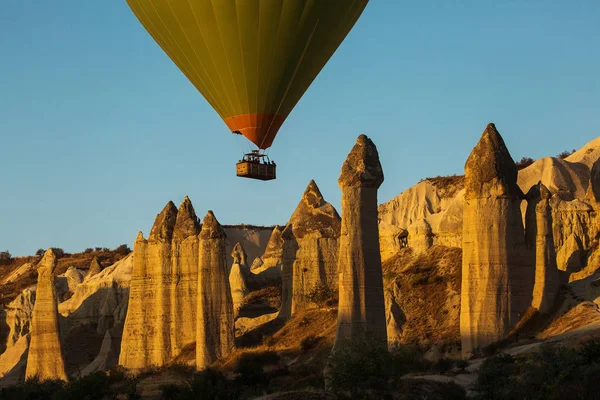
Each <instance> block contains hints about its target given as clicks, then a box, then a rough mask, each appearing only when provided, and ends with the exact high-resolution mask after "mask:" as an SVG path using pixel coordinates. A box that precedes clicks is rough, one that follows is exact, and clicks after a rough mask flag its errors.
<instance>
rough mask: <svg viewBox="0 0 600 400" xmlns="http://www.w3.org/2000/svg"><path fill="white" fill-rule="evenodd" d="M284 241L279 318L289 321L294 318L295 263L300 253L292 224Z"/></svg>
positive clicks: (283, 234)
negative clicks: (297, 254)
mask: <svg viewBox="0 0 600 400" xmlns="http://www.w3.org/2000/svg"><path fill="white" fill-rule="evenodd" d="M281 239H282V240H283V260H282V266H281V307H280V309H279V314H277V318H279V319H281V320H287V319H289V318H290V317H291V316H292V298H293V284H294V263H295V262H296V253H297V252H298V241H297V240H296V236H294V230H293V228H292V225H291V224H288V225H287V226H286V227H285V229H284V230H283V232H282V234H281Z"/></svg>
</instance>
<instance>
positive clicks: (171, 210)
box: [138, 201, 177, 243]
mask: <svg viewBox="0 0 600 400" xmlns="http://www.w3.org/2000/svg"><path fill="white" fill-rule="evenodd" d="M176 220H177V207H175V204H174V203H173V202H172V201H169V202H168V203H167V205H166V206H165V208H163V210H162V211H161V212H160V214H158V215H157V216H156V219H155V220H154V225H153V226H152V230H151V231H150V236H148V240H151V241H158V242H165V243H170V242H171V240H172V239H173V231H174V229H175V222H176ZM138 237H139V235H138Z"/></svg>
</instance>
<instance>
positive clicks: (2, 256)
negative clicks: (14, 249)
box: [0, 250, 12, 265]
mask: <svg viewBox="0 0 600 400" xmlns="http://www.w3.org/2000/svg"><path fill="white" fill-rule="evenodd" d="M11 259H12V256H11V254H10V252H9V251H8V250H6V251H0V265H7V264H10V261H11Z"/></svg>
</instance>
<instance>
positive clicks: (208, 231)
mask: <svg viewBox="0 0 600 400" xmlns="http://www.w3.org/2000/svg"><path fill="white" fill-rule="evenodd" d="M199 238H200V245H199V248H200V251H199V256H198V303H197V304H198V310H197V324H196V327H197V329H196V368H197V369H204V368H206V367H207V366H209V365H210V364H212V363H213V362H215V361H217V360H218V359H219V358H221V357H225V356H227V355H228V354H229V353H231V351H232V350H233V347H234V318H233V300H232V297H231V289H230V286H229V276H228V275H229V274H228V273H227V259H226V254H225V239H226V235H225V232H224V231H223V228H222V227H221V225H220V224H219V222H218V221H217V219H216V218H215V216H214V214H213V213H212V211H209V212H208V214H207V215H206V217H204V221H203V223H202V230H201V232H200V236H199Z"/></svg>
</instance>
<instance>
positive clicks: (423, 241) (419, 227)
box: [408, 219, 433, 253]
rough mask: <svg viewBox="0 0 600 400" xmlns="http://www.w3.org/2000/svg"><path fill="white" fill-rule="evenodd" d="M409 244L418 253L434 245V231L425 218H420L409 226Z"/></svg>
mask: <svg viewBox="0 0 600 400" xmlns="http://www.w3.org/2000/svg"><path fill="white" fill-rule="evenodd" d="M408 243H409V246H410V247H411V248H412V249H414V250H415V251H416V252H417V253H423V252H425V251H427V249H429V248H430V247H431V246H433V232H432V231H431V225H429V222H427V221H426V220H424V219H420V220H418V221H417V222H415V223H414V224H412V225H410V226H409V227H408Z"/></svg>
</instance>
